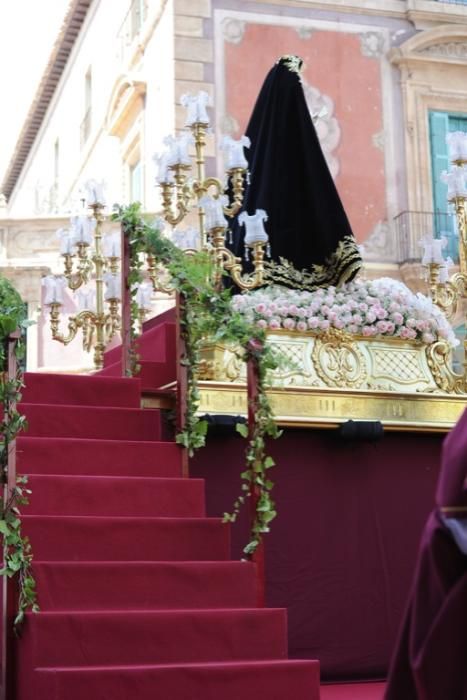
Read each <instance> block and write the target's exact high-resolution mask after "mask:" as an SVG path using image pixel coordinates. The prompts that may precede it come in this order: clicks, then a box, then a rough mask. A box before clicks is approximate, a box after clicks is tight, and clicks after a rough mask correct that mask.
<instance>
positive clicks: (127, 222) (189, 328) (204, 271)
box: [113, 203, 280, 556]
mask: <svg viewBox="0 0 467 700" xmlns="http://www.w3.org/2000/svg"><path fill="white" fill-rule="evenodd" d="M113 219H114V220H115V221H119V222H120V223H121V225H122V230H123V232H124V234H125V235H126V236H128V237H129V241H130V247H131V250H132V252H131V257H130V260H131V262H130V264H131V273H130V275H131V283H132V284H137V283H138V282H141V281H143V261H142V253H146V254H149V255H152V256H154V258H155V259H156V260H157V261H158V263H159V264H161V265H163V266H164V267H165V268H166V269H167V270H168V272H169V274H170V278H171V285H172V286H173V288H174V290H175V291H177V292H178V293H179V295H180V315H181V323H180V325H181V333H182V337H183V340H184V345H185V357H184V358H182V362H183V363H184V364H185V366H186V370H187V381H188V388H187V407H186V413H185V421H184V423H185V425H184V429H183V431H181V432H179V433H178V435H177V436H176V441H177V442H178V443H179V444H181V445H183V446H184V447H186V449H187V450H188V453H189V455H190V456H192V455H193V454H194V451H195V450H197V449H198V448H200V447H203V446H204V445H205V442H206V434H207V428H208V424H207V421H205V420H202V419H200V417H199V416H198V407H199V398H200V397H199V390H198V384H197V368H198V367H199V364H200V361H201V350H202V347H203V344H204V342H205V340H206V338H209V340H210V342H213V343H221V344H222V343H223V344H226V345H229V346H230V347H232V348H238V354H239V356H240V357H241V359H242V360H244V361H245V362H246V361H248V360H249V359H250V358H251V359H252V360H253V361H254V362H255V363H256V366H257V376H258V399H257V406H256V411H255V422H254V429H253V431H252V434H251V435H250V434H249V431H248V428H247V426H246V425H244V424H239V425H238V426H237V430H238V431H239V432H240V433H241V434H242V435H243V436H244V437H246V438H248V447H247V451H246V463H247V464H246V469H245V470H244V471H243V472H242V474H241V478H242V486H241V495H240V496H239V497H238V498H237V500H236V501H235V503H234V506H233V511H232V513H225V514H224V521H225V522H228V521H229V522H234V521H235V520H236V518H237V515H238V513H239V511H240V509H241V507H242V505H244V504H245V502H246V501H247V499H249V498H251V496H252V495H253V494H255V496H254V497H255V502H256V512H255V517H254V521H253V523H252V529H251V534H250V540H249V542H248V543H247V545H246V547H245V549H244V551H245V553H246V554H247V555H249V556H251V555H252V554H253V553H254V551H255V550H256V548H257V547H258V544H259V543H260V540H261V535H262V534H263V533H265V532H268V531H269V523H270V522H271V520H273V518H274V517H275V516H276V511H275V506H274V501H273V500H272V497H271V490H272V488H273V482H272V481H271V480H270V479H269V478H268V470H269V469H270V468H271V467H273V466H274V461H273V459H272V457H270V456H269V455H267V454H266V438H267V437H271V438H277V437H279V434H280V431H279V430H278V428H277V425H276V423H275V421H274V415H273V411H272V409H271V406H270V404H269V399H268V397H267V394H266V390H265V383H266V374H267V371H268V370H269V369H273V368H275V367H276V366H277V361H276V357H275V354H274V352H273V350H272V348H271V347H270V346H269V345H268V344H267V343H266V335H265V332H264V330H262V329H261V328H258V327H256V326H254V325H252V324H251V323H250V322H249V321H247V320H246V319H245V318H244V317H243V316H242V315H241V314H240V313H238V312H235V311H233V310H232V305H231V298H232V295H231V291H230V290H229V289H220V290H219V289H216V288H215V286H214V285H213V283H212V278H213V275H212V260H211V257H210V256H209V254H208V253H206V252H198V253H195V254H193V255H189V256H188V255H186V254H184V253H183V252H182V251H181V250H180V249H179V248H177V247H176V246H175V245H174V244H173V243H172V242H171V241H170V240H168V239H167V238H166V237H164V236H163V235H162V233H161V231H160V230H159V229H158V227H157V225H155V224H151V223H149V222H148V221H146V220H145V219H144V218H143V217H142V214H141V205H140V204H139V203H134V204H131V205H129V206H127V207H117V208H116V210H115V212H114V215H113ZM134 312H135V314H136V312H137V310H136V309H134Z"/></svg>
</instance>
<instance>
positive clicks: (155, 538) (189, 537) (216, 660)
mask: <svg viewBox="0 0 467 700" xmlns="http://www.w3.org/2000/svg"><path fill="white" fill-rule="evenodd" d="M166 330H167V329H165V330H163V331H162V330H161V329H160V328H159V327H158V326H155V327H154V329H153V331H152V333H151V335H152V336H154V337H152V338H151V344H153V343H154V347H156V352H153V353H152V355H151V359H147V362H148V363H149V364H148V366H147V368H146V370H144V367H143V372H142V375H143V383H146V386H147V387H149V388H151V387H152V388H157V387H158V386H161V385H162V384H163V383H165V380H167V379H168V378H169V377H170V372H171V369H172V367H171V365H172V366H173V363H174V357H173V352H172V354H171V347H170V341H169V340H168V338H169V335H170V334H167V333H166ZM157 343H159V345H158V344H157ZM157 348H159V351H160V352H159V353H158V352H157ZM151 363H152V364H151ZM112 364H114V366H113V368H112ZM116 365H117V360H116V361H115V363H109V366H108V368H107V370H106V371H105V372H104V376H93V377H78V376H59V375H44V374H27V375H26V377H25V383H26V388H25V390H24V393H23V400H22V404H21V405H20V409H21V410H22V412H23V413H25V414H26V416H27V419H28V422H29V429H28V432H27V433H26V434H25V435H24V436H22V437H20V438H19V439H18V451H19V454H18V471H19V473H21V474H28V475H30V485H31V489H32V491H33V494H32V496H31V503H30V506H27V507H26V508H24V509H23V512H24V516H23V519H24V531H25V533H26V534H28V535H29V537H30V540H31V543H32V547H33V551H34V571H35V575H36V579H37V585H38V595H39V603H40V606H41V612H40V613H39V614H37V615H34V614H28V615H27V620H26V623H25V628H24V633H23V637H22V639H21V640H20V641H19V642H18V645H17V658H18V673H17V677H18V694H17V700H84V699H85V698H86V699H87V700H101V699H102V700H104V699H107V698H108V699H109V700H110V699H112V700H130V699H131V700H133V699H134V700H158V699H160V700H220V699H221V698H222V700H239V699H240V698H241V699H242V700H249V699H251V700H253V698H254V700H262V698H268V700H292V699H293V700H318V698H319V666H318V662H316V661H289V660H288V659H287V634H286V624H287V623H286V614H285V611H284V610H281V609H276V610H273V609H264V608H263V609H261V608H258V607H256V584H255V571H254V565H253V564H251V563H246V562H234V561H230V560H229V556H230V552H229V529H228V526H226V525H224V524H222V523H221V521H220V520H219V519H215V518H207V517H206V516H205V507H204V486H203V481H202V480H197V479H184V478H182V477H181V459H180V451H179V448H178V447H177V446H176V445H175V444H174V443H173V442H170V441H164V439H163V436H164V431H163V428H162V426H161V416H160V413H159V411H157V410H150V409H145V410H141V409H140V408H139V406H140V389H141V382H140V380H136V379H121V378H117V377H116V376H115V377H113V376H111V375H112V374H113V373H115V374H116ZM106 374H107V375H110V376H105V375H106ZM172 378H173V377H172ZM169 381H170V379H169Z"/></svg>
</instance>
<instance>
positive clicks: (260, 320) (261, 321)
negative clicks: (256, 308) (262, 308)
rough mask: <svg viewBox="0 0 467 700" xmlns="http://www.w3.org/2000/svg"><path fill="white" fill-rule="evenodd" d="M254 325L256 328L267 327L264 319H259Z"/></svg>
mask: <svg viewBox="0 0 467 700" xmlns="http://www.w3.org/2000/svg"><path fill="white" fill-rule="evenodd" d="M256 325H257V326H258V328H267V327H268V324H267V323H266V321H265V320H264V318H260V319H259V321H256Z"/></svg>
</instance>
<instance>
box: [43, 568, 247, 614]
mask: <svg viewBox="0 0 467 700" xmlns="http://www.w3.org/2000/svg"><path fill="white" fill-rule="evenodd" d="M34 573H35V576H36V580H37V585H38V587H39V588H40V591H41V609H42V610H55V611H58V610H74V611H76V610H172V609H176V608H182V609H183V608H185V607H186V606H187V604H189V605H190V608H192V609H197V608H210V609H216V608H252V607H254V606H255V605H256V586H255V568H254V566H253V564H250V563H248V562H233V561H215V562H208V561H206V562H193V561H190V562H187V561H183V562H173V561H168V562H38V561H36V562H35V563H34ZM116 581H117V582H118V585H114V584H115V582H116Z"/></svg>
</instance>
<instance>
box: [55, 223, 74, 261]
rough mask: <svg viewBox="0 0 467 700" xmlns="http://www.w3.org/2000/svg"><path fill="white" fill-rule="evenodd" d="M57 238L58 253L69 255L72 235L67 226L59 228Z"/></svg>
mask: <svg viewBox="0 0 467 700" xmlns="http://www.w3.org/2000/svg"><path fill="white" fill-rule="evenodd" d="M57 238H58V239H59V241H60V255H71V254H72V252H73V237H72V235H71V232H70V231H69V230H68V229H67V228H59V229H58V231H57Z"/></svg>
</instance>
